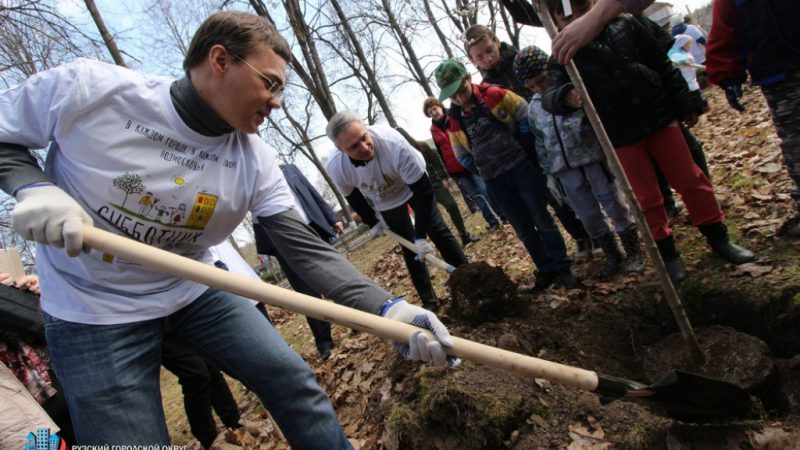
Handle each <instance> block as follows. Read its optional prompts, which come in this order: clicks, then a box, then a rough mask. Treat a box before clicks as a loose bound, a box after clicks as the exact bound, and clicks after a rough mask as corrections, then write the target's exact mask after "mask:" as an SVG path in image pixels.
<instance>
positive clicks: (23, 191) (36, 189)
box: [14, 181, 61, 202]
mask: <svg viewBox="0 0 800 450" xmlns="http://www.w3.org/2000/svg"><path fill="white" fill-rule="evenodd" d="M50 188H54V189H58V190H59V191H60V190H61V188H60V187H58V186H56V185H55V184H53V183H49V182H46V181H43V182H39V183H31V184H26V185H25V186H22V187H21V188H18V189H17V190H16V191H15V192H14V197H15V198H16V199H17V201H18V202H21V201H23V200H25V199H26V198H28V197H33V196H36V195H38V194H41V193H42V191H41V189H47V190H51V189H50Z"/></svg>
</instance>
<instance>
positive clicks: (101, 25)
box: [84, 0, 128, 67]
mask: <svg viewBox="0 0 800 450" xmlns="http://www.w3.org/2000/svg"><path fill="white" fill-rule="evenodd" d="M84 3H86V9H88V10H89V14H91V16H92V20H94V24H95V25H96V26H97V30H98V31H99V32H100V36H101V37H102V38H103V42H105V44H106V48H108V52H109V53H111V58H113V59H114V64H116V65H118V66H122V67H128V65H127V64H125V60H124V59H123V58H122V53H120V51H119V49H118V48H117V43H116V42H115V41H114V36H111V33H110V32H109V31H108V28H106V24H105V22H103V16H102V15H100V11H99V10H98V9H97V5H95V3H94V0H84Z"/></svg>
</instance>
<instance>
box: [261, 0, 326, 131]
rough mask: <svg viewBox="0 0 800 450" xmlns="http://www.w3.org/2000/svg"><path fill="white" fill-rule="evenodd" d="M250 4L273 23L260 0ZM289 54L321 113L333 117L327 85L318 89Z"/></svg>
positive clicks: (293, 65) (293, 66)
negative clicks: (322, 88)
mask: <svg viewBox="0 0 800 450" xmlns="http://www.w3.org/2000/svg"><path fill="white" fill-rule="evenodd" d="M250 6H252V7H253V9H254V10H255V11H256V14H258V15H259V16H261V17H265V18H266V19H267V20H269V21H270V22H271V23H272V24H274V23H275V21H274V20H272V16H271V15H270V14H269V11H268V10H267V7H266V6H265V5H264V2H263V1H262V0H250ZM287 12H288V11H287ZM291 56H292V58H291V60H290V61H289V63H290V64H291V66H292V69H294V72H295V73H296V74H297V76H298V77H300V79H301V80H303V85H305V86H306V88H307V89H308V91H309V92H310V93H311V95H312V96H314V99H315V100H316V102H317V104H318V105H319V108H320V109H321V110H322V114H324V115H325V117H327V118H330V117H333V115H334V114H336V107H335V105H334V104H333V100H332V99H331V98H330V93H329V92H328V91H327V86H326V88H325V90H320V89H318V88H317V87H316V83H315V82H314V76H312V75H311V74H309V73H308V71H306V69H305V67H303V65H302V64H301V63H300V61H299V60H298V59H297V58H295V56H294V55H291Z"/></svg>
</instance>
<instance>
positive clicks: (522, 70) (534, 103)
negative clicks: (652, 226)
mask: <svg viewBox="0 0 800 450" xmlns="http://www.w3.org/2000/svg"><path fill="white" fill-rule="evenodd" d="M549 59H550V58H549V56H548V55H547V54H546V53H545V52H544V51H543V50H542V49H540V48H538V47H535V46H531V47H527V48H524V49H522V50H521V51H520V52H519V53H518V54H517V56H516V58H514V75H515V76H516V77H517V79H518V80H519V81H521V82H522V83H524V84H525V87H526V88H528V89H530V90H531V91H533V92H534V95H533V98H532V99H531V102H530V103H529V105H528V121H529V122H530V126H531V130H532V132H533V134H534V136H535V138H536V143H535V147H536V153H537V155H538V157H539V164H540V165H541V166H542V169H543V170H544V172H545V173H546V174H547V176H548V186H551V189H553V190H555V191H557V193H558V194H560V196H561V197H563V198H564V200H565V201H566V202H567V203H568V204H569V206H570V207H571V208H572V209H573V210H574V211H575V214H576V215H577V216H578V218H579V219H580V221H581V223H583V226H584V227H585V228H586V232H587V233H589V236H591V238H592V239H593V240H594V241H595V242H596V243H598V244H600V246H601V247H602V249H603V252H604V253H605V260H604V261H603V265H602V267H601V268H600V271H599V273H598V277H599V278H601V279H606V278H610V277H612V276H613V275H615V274H616V273H618V272H619V271H620V269H622V270H623V271H626V272H637V271H640V270H642V267H643V263H642V259H641V253H640V251H639V234H638V232H637V229H636V220H635V219H634V218H633V215H632V214H631V212H630V208H629V207H628V204H627V203H626V202H625V199H624V197H623V195H622V192H621V191H620V190H619V188H618V187H617V185H616V184H615V183H614V177H613V176H612V175H611V172H610V171H609V170H608V167H607V166H606V162H605V158H604V155H603V150H602V148H601V147H600V143H599V142H598V141H597V138H596V137H595V134H594V130H592V126H591V124H590V123H589V120H588V119H587V118H586V114H585V113H584V111H583V109H578V110H576V111H574V112H573V113H570V114H567V115H557V116H554V115H553V114H550V113H549V112H547V111H545V110H544V108H542V93H544V91H545V90H546V89H547V87H548V85H549V76H548V73H547V64H548V60H549ZM603 211H605V214H606V215H607V216H608V217H609V218H611V219H612V220H613V221H614V226H615V231H616V232H617V234H618V235H619V237H620V240H621V241H622V245H623V247H624V248H625V256H624V257H623V255H622V253H621V252H620V249H619V247H618V246H617V241H616V239H615V237H614V233H613V232H612V231H611V228H610V227H609V225H608V223H607V222H606V219H605V217H604V214H603Z"/></svg>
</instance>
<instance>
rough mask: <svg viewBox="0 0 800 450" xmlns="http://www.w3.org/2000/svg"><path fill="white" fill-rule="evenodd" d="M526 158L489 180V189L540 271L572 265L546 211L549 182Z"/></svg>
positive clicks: (487, 185)
mask: <svg viewBox="0 0 800 450" xmlns="http://www.w3.org/2000/svg"><path fill="white" fill-rule="evenodd" d="M539 174H540V172H538V171H536V168H535V167H534V165H533V162H531V160H529V159H526V160H524V161H522V162H521V163H520V164H519V165H517V166H516V167H514V168H513V169H511V170H509V171H508V172H506V173H504V174H502V175H500V176H498V177H495V178H492V179H491V180H486V188H487V189H488V190H489V193H490V194H491V195H492V196H493V197H494V199H495V200H496V201H497V203H498V204H499V205H500V209H501V210H502V211H503V213H504V214H505V216H506V218H508V221H509V222H510V223H511V226H512V227H514V231H516V233H517V236H518V237H519V239H520V240H521V241H522V243H523V244H524V245H525V248H526V249H527V250H528V253H529V254H530V255H531V258H532V259H533V262H534V263H535V264H536V268H537V269H538V270H539V272H554V271H556V270H559V269H564V268H568V267H570V265H571V264H572V261H571V260H570V259H569V257H568V256H567V247H566V245H565V244H564V238H563V237H562V236H561V233H560V232H559V231H558V228H557V227H556V224H555V222H553V217H552V216H551V215H550V213H549V212H548V211H547V183H546V181H545V179H544V177H543V176H539Z"/></svg>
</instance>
